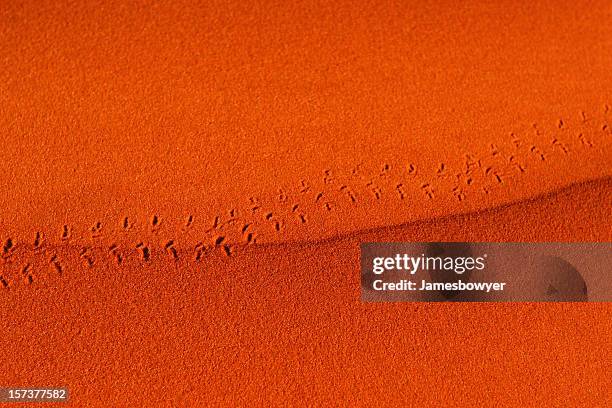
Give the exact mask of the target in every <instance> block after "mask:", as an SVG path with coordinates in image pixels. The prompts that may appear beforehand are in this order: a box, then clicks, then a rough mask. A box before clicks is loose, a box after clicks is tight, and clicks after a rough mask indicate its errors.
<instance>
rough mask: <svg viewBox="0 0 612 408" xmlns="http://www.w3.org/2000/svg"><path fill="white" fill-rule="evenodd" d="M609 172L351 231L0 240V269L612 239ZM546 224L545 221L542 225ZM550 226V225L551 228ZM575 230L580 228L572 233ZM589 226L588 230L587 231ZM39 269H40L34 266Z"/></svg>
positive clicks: (10, 283) (27, 273)
mask: <svg viewBox="0 0 612 408" xmlns="http://www.w3.org/2000/svg"><path fill="white" fill-rule="evenodd" d="M611 205H612V178H610V177H606V178H602V179H598V180H592V181H589V182H581V183H576V184H574V185H572V186H569V187H566V188H564V189H561V190H558V191H555V192H551V193H546V194H542V195H539V196H537V197H532V198H530V199H527V200H521V201H517V202H514V203H509V204H505V205H502V206H499V207H495V208H490V209H486V210H482V211H478V212H472V213H462V214H452V215H448V216H445V217H437V218H432V219H423V220H418V221H413V222H410V223H405V224H399V225H386V226H381V227H377V228H372V229H367V230H361V231H351V232H349V233H344V234H340V235H337V236H333V237H326V238H323V239H311V240H305V241H287V242H270V243H265V242H264V243H249V244H239V245H231V244H229V243H226V242H225V241H224V240H221V239H219V238H218V239H217V241H216V242H207V243H203V242H198V243H196V244H191V245H190V244H189V243H187V244H185V243H182V242H181V241H179V240H176V239H170V240H167V241H165V240H162V241H157V242H150V243H146V244H145V243H143V241H142V240H137V241H134V242H132V243H131V244H130V245H121V244H111V245H110V246H102V245H83V244H78V243H72V242H71V241H70V240H67V241H66V242H65V243H63V244H60V245H54V244H51V245H47V244H44V243H43V242H40V243H39V245H38V246H35V245H32V244H29V243H19V242H13V241H12V240H11V239H10V238H9V239H7V240H5V241H3V248H2V258H1V262H2V263H1V264H0V265H1V269H2V275H1V278H2V280H1V281H0V282H1V283H2V285H3V287H4V289H9V288H13V287H23V286H24V285H25V287H27V285H29V284H32V283H34V280H35V278H36V280H38V279H39V278H40V279H42V280H46V279H49V278H50V277H51V279H52V280H53V279H54V278H52V276H54V275H56V276H60V277H61V276H65V275H71V276H74V275H73V274H71V273H69V272H68V271H69V270H70V269H75V268H76V269H77V270H81V268H82V267H86V268H85V269H84V270H85V271H87V270H88V269H92V268H93V269H94V270H95V269H97V268H99V267H103V268H121V269H124V268H135V267H142V266H144V267H146V266H147V265H153V266H154V267H160V268H163V267H170V268H171V269H176V268H178V269H180V268H182V267H184V266H185V265H189V264H193V265H197V264H202V263H204V264H205V263H206V262H207V260H208V259H209V258H212V259H217V260H219V261H222V260H223V259H226V260H227V262H232V258H235V257H236V256H238V257H241V256H257V255H258V254H265V253H266V252H267V251H280V250H286V251H288V252H291V251H299V250H300V248H308V247H316V246H318V245H336V244H338V243H340V242H347V241H350V242H356V243H357V242H368V241H382V242H385V241H388V240H389V239H392V240H393V241H402V240H404V241H407V242H411V241H412V242H419V241H491V242H497V241H500V242H511V241H520V242H529V241H552V242H556V241H559V242H563V241H567V242H573V241H595V242H597V241H600V242H607V241H610V240H612V229H610V227H609V221H610V214H612V207H611ZM543 225H546V227H543ZM553 226H555V227H554V228H553ZM577 232H580V234H577ZM587 232H588V233H587ZM41 271H42V273H41Z"/></svg>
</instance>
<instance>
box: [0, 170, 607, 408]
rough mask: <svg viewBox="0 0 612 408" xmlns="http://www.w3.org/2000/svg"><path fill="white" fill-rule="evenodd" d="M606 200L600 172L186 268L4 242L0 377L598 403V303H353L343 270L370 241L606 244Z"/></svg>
mask: <svg viewBox="0 0 612 408" xmlns="http://www.w3.org/2000/svg"><path fill="white" fill-rule="evenodd" d="M611 194H612V184H611V182H610V180H609V179H605V180H600V181H596V182H590V183H584V184H580V185H576V186H573V187H571V188H568V189H564V190H562V191H559V192H557V193H555V194H549V195H546V196H542V197H539V198H537V199H534V200H529V201H525V202H521V203H515V204H513V205H509V206H505V207H502V208H497V209H493V210H489V211H487V212H482V213H473V214H466V215H458V216H453V217H446V218H442V219H434V220H426V221H422V222H418V223H411V224H407V225H402V226H395V227H389V228H382V229H375V230H370V231H365V232H361V233H355V234H350V235H347V236H343V237H337V238H333V239H326V240H323V241H318V242H304V243H294V244H267V245H265V244H258V245H250V246H245V247H244V248H242V249H241V250H236V252H235V253H233V254H232V255H231V256H229V257H228V256H227V255H226V254H225V252H224V251H223V250H222V249H221V248H217V249H216V250H211V251H210V252H207V253H205V254H204V255H203V256H202V257H201V258H200V260H199V261H197V260H196V259H195V258H194V256H195V255H196V254H195V253H194V252H193V251H192V249H189V250H187V249H183V248H179V249H178V250H177V255H178V258H179V259H178V260H175V259H174V255H173V253H172V252H168V251H167V250H164V248H152V249H151V255H150V258H149V260H148V261H144V260H143V259H142V251H138V250H136V249H135V248H132V249H131V250H127V251H126V250H125V249H124V248H120V249H118V251H119V252H117V253H122V254H123V256H124V258H123V262H122V264H121V265H116V257H115V255H114V254H113V253H112V252H113V251H110V253H109V251H107V250H106V248H91V249H90V250H89V252H88V256H89V257H90V259H91V264H90V263H89V262H88V260H87V259H84V257H83V256H82V255H80V254H81V250H80V248H77V247H73V246H70V245H65V246H63V247H61V246H60V247H50V248H46V249H40V251H41V253H40V255H39V258H40V259H38V260H36V259H34V258H36V257H35V256H32V252H31V248H28V249H27V251H26V252H25V253H24V254H20V253H19V251H20V249H19V248H16V249H15V251H16V252H15V253H13V254H11V255H10V256H9V257H5V258H3V261H2V262H3V268H2V270H3V277H4V279H5V280H6V281H7V282H8V283H9V286H8V287H7V288H4V289H3V290H2V296H1V297H0V302H1V303H0V305H1V306H2V307H1V309H2V310H3V314H4V315H3V317H2V319H1V320H0V321H1V322H2V323H1V324H2V329H1V330H2V333H3V340H2V347H3V353H2V354H1V355H2V357H1V361H2V365H3V367H5V368H6V369H5V370H3V371H2V374H1V377H0V382H2V383H7V384H8V383H15V382H20V383H27V384H69V386H70V387H71V390H72V391H73V402H74V403H75V404H76V405H77V406H82V405H88V404H89V403H91V401H108V402H106V403H105V405H119V406H128V405H131V406H134V405H136V406H138V405H148V404H149V403H151V401H155V403H154V404H159V405H172V404H174V405H178V406H200V405H205V404H213V403H225V404H241V405H242V404H244V405H253V404H255V405H260V404H270V403H272V404H290V405H291V404H306V403H317V404H326V403H329V404H333V401H337V400H340V399H342V400H344V401H347V402H348V403H350V404H354V405H371V404H374V405H376V404H383V405H385V404H398V403H400V404H404V403H406V402H408V401H411V402H412V403H414V404H420V405H425V406H438V402H439V401H440V398H452V399H453V401H454V403H456V404H458V405H463V404H485V405H490V404H495V403H501V402H503V403H505V404H509V405H534V404H535V405H558V404H561V405H565V404H571V405H580V406H585V405H586V406H591V405H602V404H603V405H606V403H609V402H610V399H609V398H610V396H609V395H608V393H607V392H606V390H607V389H608V388H609V386H610V380H609V379H608V376H605V375H602V373H604V372H605V364H606V363H605V362H606V361H607V360H609V359H610V357H611V356H610V347H609V344H610V340H611V339H610V333H611V332H612V331H611V329H612V327H610V320H609V319H603V318H602V317H601V316H602V315H606V314H607V309H608V306H607V304H599V305H598V304H585V305H580V304H576V303H569V304H561V305H555V304H540V305H535V304H490V305H483V304H464V305H459V304H452V305H443V304H416V303H396V304H378V305H377V304H365V303H362V302H361V301H360V285H359V271H358V267H357V265H358V264H359V243H360V242H368V241H389V240H391V241H398V240H404V241H428V240H434V241H444V240H456V239H461V240H472V241H498V240H499V241H514V240H526V239H527V240H534V241H540V240H542V241H547V240H563V241H590V240H597V241H610V239H611V238H612V235H611V233H612V231H611V230H610V228H609V222H608V221H609V214H610V203H612V200H610V196H611ZM130 251H131V252H130ZM28 260H29V261H30V262H31V269H29V270H28V271H27V273H25V274H23V273H22V269H21V268H22V266H23V263H24V262H25V261H28ZM56 263H57V265H60V267H61V272H60V271H59V270H58V269H57V268H56ZM602 274H604V275H605V274H606V272H604V271H602ZM28 275H29V276H32V277H33V279H32V282H29V281H28V277H27V276H28ZM605 285H608V286H607V287H606V286H602V287H600V290H612V288H610V287H609V282H608V283H605ZM593 295H595V296H596V295H597V294H596V293H593ZM576 373H579V376H577V375H576ZM125 384H130V386H131V390H130V392H127V393H125V392H118V391H117V389H118V388H124V387H125ZM526 390H528V392H527V393H526V392H525V391H526ZM93 405H95V404H93Z"/></svg>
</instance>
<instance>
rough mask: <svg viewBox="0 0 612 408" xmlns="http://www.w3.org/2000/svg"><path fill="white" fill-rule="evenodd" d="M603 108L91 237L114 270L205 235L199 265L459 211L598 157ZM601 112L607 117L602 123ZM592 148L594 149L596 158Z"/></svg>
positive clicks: (88, 258) (604, 132)
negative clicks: (414, 214)
mask: <svg viewBox="0 0 612 408" xmlns="http://www.w3.org/2000/svg"><path fill="white" fill-rule="evenodd" d="M600 109H601V112H599V113H598V114H593V115H590V114H587V113H586V112H580V114H579V115H573V116H569V117H565V116H564V117H563V118H558V119H554V120H551V121H548V123H547V124H546V123H540V124H538V123H527V124H525V125H526V126H523V127H522V128H521V130H520V131H519V130H514V131H509V132H506V133H503V134H502V137H503V139H502V140H496V143H486V144H484V145H482V146H479V147H478V148H474V150H469V151H463V152H461V153H459V154H457V156H455V157H444V158H443V159H441V160H439V161H437V162H436V163H435V164H434V165H432V166H431V167H429V166H425V165H423V164H422V163H421V162H417V161H416V158H403V159H398V160H397V162H387V161H383V162H382V163H379V164H376V163H367V164H364V163H359V164H358V165H352V166H350V167H347V168H345V169H341V168H339V169H338V168H326V169H324V170H323V171H322V173H323V174H322V177H321V173H319V175H318V176H317V177H314V178H313V179H309V178H303V177H302V178H298V179H297V181H294V182H293V183H289V184H287V185H278V186H274V188H273V189H272V194H271V195H269V196H267V197H255V196H249V197H248V198H247V200H246V202H245V203H243V204H242V205H239V206H235V207H226V208H225V209H223V210H220V211H219V212H218V213H217V214H214V215H213V216H212V217H211V218H207V219H206V221H205V222H202V223H200V218H199V217H200V214H198V213H195V214H194V213H189V214H187V216H186V217H185V216H183V217H185V218H180V217H176V218H173V215H172V214H163V213H162V214H154V215H152V216H151V217H150V218H148V219H146V218H145V219H138V218H134V219H133V220H132V219H131V218H128V217H127V216H124V217H119V218H120V219H119V222H118V223H117V224H115V223H114V222H113V221H112V220H110V221H109V220H106V219H102V220H100V221H97V222H95V224H94V225H93V226H91V227H90V231H89V232H90V233H91V237H93V238H99V239H98V240H97V241H96V242H97V245H104V244H103V243H105V244H106V245H109V244H110V246H103V248H108V252H105V251H104V250H102V255H101V256H102V257H101V258H99V259H101V260H106V261H107V262H112V260H113V259H114V261H115V262H116V263H117V265H123V264H125V262H126V260H129V258H130V257H136V256H138V258H140V259H141V260H143V261H145V262H149V261H151V260H152V256H155V257H156V258H157V257H158V256H157V254H161V256H159V258H160V259H174V260H178V259H179V256H181V255H182V254H183V253H190V252H183V250H186V249H184V248H180V247H179V246H178V245H177V244H176V242H177V241H176V240H177V239H179V240H180V241H181V242H183V238H181V235H180V233H181V232H183V233H186V232H187V231H189V236H197V235H196V234H200V235H199V238H198V239H199V240H200V242H199V243H198V244H197V245H196V246H195V247H193V248H191V250H192V252H193V256H194V259H195V260H196V261H201V260H202V257H204V256H205V255H206V254H208V253H209V252H212V251H219V252H220V253H224V254H225V255H227V256H232V255H233V254H234V253H235V251H239V250H240V248H241V247H242V246H247V245H251V244H253V243H255V242H256V241H261V240H264V239H267V238H268V237H270V236H271V234H274V235H276V236H279V237H281V238H282V237H283V236H284V234H287V233H291V232H292V231H295V230H296V229H303V231H309V230H310V228H318V227H319V226H320V225H319V224H320V223H324V222H325V221H326V220H329V219H333V218H330V217H335V216H332V214H334V213H336V214H337V216H345V215H346V216H348V217H350V216H351V214H352V213H351V211H359V212H361V211H365V210H366V209H367V208H368V206H369V205H387V204H388V203H390V202H392V201H395V202H404V203H405V202H410V203H411V204H412V203H413V202H414V203H415V204H416V205H415V207H418V205H419V200H421V203H425V202H428V203H430V204H427V205H431V206H435V205H436V203H437V202H438V201H437V200H441V199H447V198H450V199H451V200H453V202H454V203H455V204H456V205H461V206H463V205H466V203H471V202H473V201H474V200H477V199H478V197H485V196H489V197H491V196H492V195H493V194H495V193H496V192H499V191H500V190H501V189H505V188H507V187H508V186H512V185H513V183H518V182H520V180H521V177H524V176H525V175H529V174H531V173H532V172H534V174H537V173H535V171H536V170H538V171H541V170H542V169H544V170H545V169H546V168H548V167H549V166H551V165H555V164H556V163H555V161H556V160H567V159H566V157H571V155H572V154H577V153H576V152H583V153H584V154H587V152H592V153H589V154H595V153H597V152H598V151H599V150H601V148H603V147H601V146H602V145H604V147H606V146H609V143H610V142H609V140H610V139H609V135H611V134H612V132H611V129H610V126H609V125H608V122H609V115H610V107H609V105H607V104H606V105H605V106H604V107H603V108H600ZM602 112H603V113H604V114H605V115H607V116H605V117H603V116H602ZM587 126H588V127H587ZM602 141H603V142H606V144H604V143H603V142H602ZM593 147H597V149H592V150H590V149H591V148H593ZM553 168H556V167H553ZM383 193H384V194H383ZM459 203H460V204H459ZM162 219H163V223H162ZM196 219H197V222H196ZM132 221H133V222H132ZM202 224H203V225H202ZM313 224H314V225H313ZM113 225H115V227H113ZM107 229H108V231H109V232H108V235H109V236H112V235H111V234H112V231H116V230H117V229H118V230H119V231H124V232H125V236H124V237H132V236H134V241H129V242H138V244H137V245H136V249H137V251H134V250H133V249H132V250H128V249H125V250H124V251H120V249H119V243H113V244H111V243H110V242H108V241H104V239H105V237H104V235H106V234H107ZM75 231H78V230H75ZM83 232H84V234H83V235H85V236H87V235H88V234H87V232H88V230H87V228H85V229H84V230H83ZM103 233H104V234H103ZM150 233H155V237H156V238H155V242H157V244H155V245H157V246H156V247H155V248H153V247H150V246H148V245H145V244H144V242H152V241H147V235H146V234H150ZM141 234H142V235H141ZM53 236H54V234H53V232H52V233H51V234H49V235H46V234H43V232H42V231H37V232H36V233H35V237H34V241H33V248H34V250H38V251H37V253H38V255H39V256H45V257H46V256H48V251H49V248H48V246H50V245H51V244H52V243H53V241H54V240H53V239H52V238H50V239H45V238H46V237H53ZM122 236H123V235H122ZM12 237H13V238H8V239H5V241H4V242H2V244H1V245H2V250H1V251H2V257H3V258H8V257H9V256H11V255H12V257H11V262H13V260H14V259H16V258H15V256H16V255H15V254H17V253H19V252H20V251H21V248H24V251H26V252H27V251H28V249H27V247H29V248H30V249H29V250H31V248H32V246H31V245H28V243H23V244H22V243H21V242H20V244H19V245H15V242H14V239H15V235H12ZM60 238H61V241H70V242H67V243H66V245H65V247H72V246H78V243H79V242H82V239H83V238H84V237H83V236H79V235H78V234H77V233H75V232H74V231H73V230H72V227H71V226H70V225H68V224H66V225H64V226H63V227H62V229H61V235H60ZM184 238H186V237H184ZM130 239H131V238H130ZM43 241H44V247H43ZM203 242H204V243H206V244H204V243H203ZM122 245H123V244H122ZM125 245H126V246H124V247H123V248H130V247H131V248H133V246H132V245H133V244H131V243H125ZM16 246H17V249H16V248H15V247H16ZM98 248H99V247H98ZM158 250H159V252H158ZM79 251H80V252H78V253H77V255H78V256H80V259H82V260H83V262H84V264H85V265H88V266H90V267H91V266H94V265H95V262H97V259H96V255H95V254H96V252H95V251H94V248H93V247H92V248H87V247H83V248H80V249H79ZM59 254H60V255H61V256H62V259H63V253H61V252H59ZM164 255H166V256H164ZM98 256H100V255H98ZM45 259H47V258H45ZM49 263H50V265H51V266H52V268H53V269H54V270H56V271H57V272H58V273H59V274H60V275H61V274H62V273H63V267H62V264H60V260H59V258H58V255H57V254H54V255H53V256H52V257H51V259H50V260H49ZM28 265H29V266H28V268H27V271H23V273H22V274H23V276H25V277H26V278H27V279H28V280H31V279H32V273H31V269H32V268H33V267H34V268H36V263H29V262H28ZM32 265H34V266H32ZM11 282H12V281H11Z"/></svg>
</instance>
